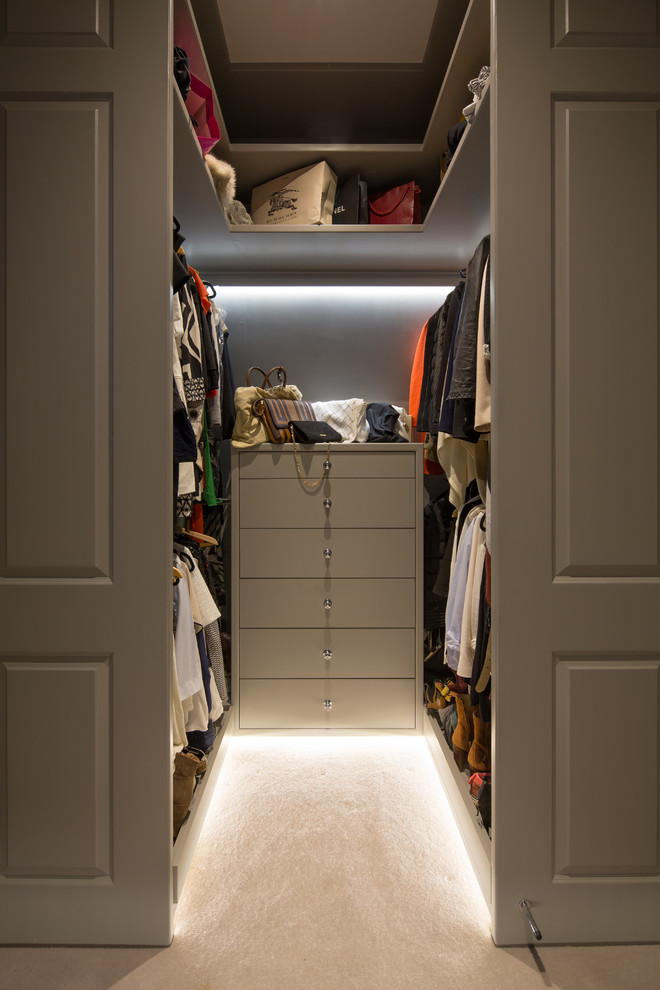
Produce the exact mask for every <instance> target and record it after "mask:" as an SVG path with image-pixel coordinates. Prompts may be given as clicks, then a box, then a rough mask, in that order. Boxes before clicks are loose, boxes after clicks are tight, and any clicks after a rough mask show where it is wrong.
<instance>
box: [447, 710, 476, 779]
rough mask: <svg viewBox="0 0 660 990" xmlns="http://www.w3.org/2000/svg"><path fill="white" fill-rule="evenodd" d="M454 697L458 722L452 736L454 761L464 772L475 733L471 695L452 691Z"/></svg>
mask: <svg viewBox="0 0 660 990" xmlns="http://www.w3.org/2000/svg"><path fill="white" fill-rule="evenodd" d="M452 697H453V698H456V714H457V716H458V723H457V725H456V728H455V729H454V734H453V736H452V737H451V745H452V749H453V751H454V761H455V763H456V766H457V767H458V769H459V770H460V771H461V773H462V772H463V770H465V765H466V763H467V755H468V752H469V750H470V744H471V742H472V734H473V728H472V719H471V718H470V695H469V694H456V693H455V692H453V691H452Z"/></svg>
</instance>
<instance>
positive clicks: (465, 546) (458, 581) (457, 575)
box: [445, 505, 484, 671]
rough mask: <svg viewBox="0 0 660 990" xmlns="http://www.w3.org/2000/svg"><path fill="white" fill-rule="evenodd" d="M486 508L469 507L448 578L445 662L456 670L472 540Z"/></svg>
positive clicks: (480, 506)
mask: <svg viewBox="0 0 660 990" xmlns="http://www.w3.org/2000/svg"><path fill="white" fill-rule="evenodd" d="M483 511H484V509H483V506H482V505H479V506H477V507H476V508H474V509H471V510H470V512H469V514H468V516H467V518H466V520H465V524H464V526H463V529H462V530H461V533H460V537H459V539H458V545H457V549H456V556H455V560H454V563H453V566H452V571H451V577H450V579H449V593H448V596H447V612H446V619H445V663H446V664H447V665H448V666H449V667H451V669H452V670H454V671H457V670H458V664H459V660H460V652H461V631H462V626H463V609H464V607H465V595H466V588H467V578H468V569H469V566H470V554H471V551H472V540H473V537H474V535H475V526H478V524H479V519H480V518H481V516H482V515H483Z"/></svg>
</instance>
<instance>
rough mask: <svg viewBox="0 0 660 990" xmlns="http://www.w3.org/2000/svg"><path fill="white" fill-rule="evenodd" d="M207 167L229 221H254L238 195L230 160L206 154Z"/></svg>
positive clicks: (237, 222)
mask: <svg viewBox="0 0 660 990" xmlns="http://www.w3.org/2000/svg"><path fill="white" fill-rule="evenodd" d="M204 161H205V162H206V168H207V169H208V173H209V175H210V176H211V179H212V180H213V185H214V187H215V191H216V195H217V197H218V199H219V200H220V205H221V206H222V208H223V210H224V211H225V216H226V217H227V221H228V222H229V223H232V224H241V223H252V217H251V216H250V214H249V213H248V211H247V210H246V209H245V207H244V206H243V204H242V203H239V201H238V200H237V199H236V198H235V197H236V172H235V171H234V169H233V167H232V166H231V165H230V164H229V162H223V161H222V159H220V158H214V157H213V155H204Z"/></svg>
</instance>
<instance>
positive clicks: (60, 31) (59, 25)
mask: <svg viewBox="0 0 660 990" xmlns="http://www.w3.org/2000/svg"><path fill="white" fill-rule="evenodd" d="M111 44H112V3H111V0H67V3H66V4H60V3H53V2H52V0H6V2H5V4H4V10H2V11H0V45H20V46H21V47H25V48H29V47H37V46H38V47H39V48H43V47H54V48H60V47H61V48H71V47H75V48H98V47H103V48H106V47H111Z"/></svg>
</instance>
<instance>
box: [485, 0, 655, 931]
mask: <svg viewBox="0 0 660 990" xmlns="http://www.w3.org/2000/svg"><path fill="white" fill-rule="evenodd" d="M659 29H660V25H659V23H658V7H657V4H656V3H655V0H636V2H631V3H626V4H621V3H618V2H615V0H610V2H607V3H592V2H590V0H546V2H543V3H542V2H537V3H533V4H532V3H529V4H522V3H517V2H515V0H497V2H496V3H495V18H494V48H495V53H496V72H495V80H494V148H493V162H494V170H495V171H494V176H493V189H492V192H493V197H492V202H493V272H492V274H493V282H494V285H495V290H494V299H493V304H494V331H493V337H494V341H493V347H494V365H495V367H494V374H495V378H496V383H497V389H496V397H497V408H496V410H495V414H494V422H495V423H496V424H497V432H496V434H495V435H494V443H493V448H494V463H493V491H494V504H493V520H494V522H493V526H494V537H493V538H494V547H493V565H494V576H495V582H494V596H495V599H494V631H495V642H494V651H493V653H494V656H493V663H494V667H496V713H495V731H496V740H497V742H496V752H495V764H494V773H495V786H496V793H495V807H494V825H495V828H494V849H493V852H494V857H493V888H494V934H495V939H496V941H497V943H498V944H511V943H519V942H524V941H527V940H532V936H531V932H530V929H529V927H528V926H527V924H526V922H525V920H524V918H523V915H522V913H521V912H520V910H519V908H518V905H519V901H520V900H521V899H523V898H524V899H526V900H527V901H528V903H529V906H530V908H531V911H532V914H533V916H534V918H535V920H536V923H537V925H538V927H539V929H540V931H541V934H542V936H543V938H544V941H546V942H591V941H601V942H603V941H657V940H660V855H659V834H660V833H659V827H658V825H659V823H658V808H659V801H658V798H659V736H658V711H659V705H660V619H659V615H660V555H659V504H660V503H659V498H658V477H659V473H658V472H659V466H660V460H659V443H658V441H659V437H658V429H659V415H658V412H659V407H658V376H659V360H658V359H659V354H658V343H659V335H658V300H659V291H658V290H659V260H660V259H659V256H658V245H659V243H660V240H659V233H660V224H659V219H660V214H659V192H660V190H659V185H658V176H659V174H660V171H659V166H660V160H659V155H658V149H659V134H660V130H659V122H660V47H659V43H660V37H659Z"/></svg>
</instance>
